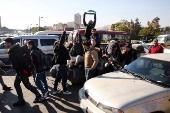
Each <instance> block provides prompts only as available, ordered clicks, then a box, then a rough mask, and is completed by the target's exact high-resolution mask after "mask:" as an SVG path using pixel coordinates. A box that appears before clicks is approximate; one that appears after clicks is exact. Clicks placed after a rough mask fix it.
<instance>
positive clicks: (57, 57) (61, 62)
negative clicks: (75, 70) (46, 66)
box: [52, 27, 71, 94]
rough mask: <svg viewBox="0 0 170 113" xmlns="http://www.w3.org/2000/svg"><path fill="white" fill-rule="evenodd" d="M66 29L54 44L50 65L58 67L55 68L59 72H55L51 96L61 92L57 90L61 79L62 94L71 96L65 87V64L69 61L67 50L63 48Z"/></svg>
mask: <svg viewBox="0 0 170 113" xmlns="http://www.w3.org/2000/svg"><path fill="white" fill-rule="evenodd" d="M66 29H67V28H66V27H65V28H64V32H63V34H62V36H61V38H60V41H56V42H55V43H54V57H53V62H52V64H53V65H58V66H57V67H58V70H59V71H58V72H57V76H56V79H55V83H54V91H53V94H57V93H60V92H61V91H58V90H57V86H58V83H59V82H60V81H61V79H62V86H63V94H71V92H69V91H68V90H67V87H66V83H67V66H66V64H67V60H69V59H70V56H69V53H68V50H67V49H66V48H65V46H64V42H65V35H66Z"/></svg>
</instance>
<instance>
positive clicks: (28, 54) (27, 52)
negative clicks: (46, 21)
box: [21, 45, 31, 56]
mask: <svg viewBox="0 0 170 113" xmlns="http://www.w3.org/2000/svg"><path fill="white" fill-rule="evenodd" d="M21 49H22V54H23V55H24V54H25V53H26V55H27V56H30V53H31V50H29V49H28V46H27V45H23V46H22V47H21Z"/></svg>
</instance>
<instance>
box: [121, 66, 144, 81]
mask: <svg viewBox="0 0 170 113" xmlns="http://www.w3.org/2000/svg"><path fill="white" fill-rule="evenodd" d="M124 70H125V71H126V73H128V74H130V75H132V76H134V77H139V78H141V79H143V80H145V79H146V78H145V77H143V76H141V75H138V74H134V73H132V72H130V71H129V70H127V69H124Z"/></svg>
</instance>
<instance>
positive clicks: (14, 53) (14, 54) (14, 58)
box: [8, 44, 24, 76]
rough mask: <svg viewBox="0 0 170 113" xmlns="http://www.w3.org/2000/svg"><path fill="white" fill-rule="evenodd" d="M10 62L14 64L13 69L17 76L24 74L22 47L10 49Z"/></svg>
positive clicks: (15, 46)
mask: <svg viewBox="0 0 170 113" xmlns="http://www.w3.org/2000/svg"><path fill="white" fill-rule="evenodd" d="M8 54H9V60H10V61H11V63H12V68H13V69H14V70H15V71H16V73H17V75H18V76H19V75H21V74H22V73H23V67H24V62H23V59H22V58H23V54H22V49H21V47H20V45H18V44H17V45H12V46H11V47H10V49H9V52H8Z"/></svg>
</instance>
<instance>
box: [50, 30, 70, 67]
mask: <svg viewBox="0 0 170 113" xmlns="http://www.w3.org/2000/svg"><path fill="white" fill-rule="evenodd" d="M65 34H66V32H65V31H64V32H63V34H62V36H61V38H60V43H59V44H57V43H55V44H54V47H53V49H54V56H53V61H52V64H53V65H55V64H62V65H66V64H67V60H69V59H70V56H69V53H68V50H67V49H66V47H65V46H64V42H65Z"/></svg>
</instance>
